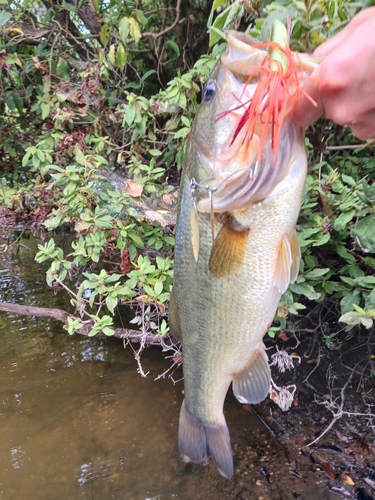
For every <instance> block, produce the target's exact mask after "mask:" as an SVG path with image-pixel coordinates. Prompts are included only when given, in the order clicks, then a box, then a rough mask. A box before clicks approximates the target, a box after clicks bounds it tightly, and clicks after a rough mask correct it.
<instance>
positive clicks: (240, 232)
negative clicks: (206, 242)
mask: <svg viewBox="0 0 375 500" xmlns="http://www.w3.org/2000/svg"><path fill="white" fill-rule="evenodd" d="M249 233H250V229H249V228H247V227H244V226H242V225H241V224H239V223H238V222H237V221H236V220H235V219H234V217H231V216H229V217H228V219H227V221H226V222H225V224H224V225H223V226H222V228H221V229H220V231H219V234H218V235H217V236H216V238H215V241H214V243H213V245H212V249H211V255H210V260H209V270H210V273H211V275H212V276H214V277H215V278H223V277H224V276H228V275H230V274H232V273H235V272H236V271H238V270H239V269H240V267H241V265H242V263H243V260H244V258H245V254H246V248H247V242H248V237H249Z"/></svg>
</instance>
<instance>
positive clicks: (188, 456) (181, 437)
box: [178, 401, 233, 479]
mask: <svg viewBox="0 0 375 500" xmlns="http://www.w3.org/2000/svg"><path fill="white" fill-rule="evenodd" d="M178 448H179V452H180V455H181V457H182V459H183V460H184V461H185V462H194V463H200V462H204V461H205V460H207V459H208V458H210V457H211V458H212V460H213V461H214V462H215V465H216V467H217V468H218V469H219V472H220V474H221V475H222V476H223V477H225V478H226V479H230V478H231V477H232V476H233V456H232V447H231V444H230V437H229V431H228V427H227V425H226V423H225V422H224V425H222V424H217V425H213V424H210V425H204V424H203V423H202V422H199V420H198V419H197V418H196V417H195V416H194V415H192V414H191V413H190V412H189V411H188V410H187V408H186V405H185V401H184V402H183V403H182V406H181V412H180V422H179V428H178Z"/></svg>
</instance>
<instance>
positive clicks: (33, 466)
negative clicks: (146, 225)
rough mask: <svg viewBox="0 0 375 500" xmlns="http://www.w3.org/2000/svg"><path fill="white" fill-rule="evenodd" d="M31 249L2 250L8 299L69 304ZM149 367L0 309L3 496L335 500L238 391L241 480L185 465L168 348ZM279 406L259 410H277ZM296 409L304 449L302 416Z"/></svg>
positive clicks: (233, 428) (122, 352)
mask: <svg viewBox="0 0 375 500" xmlns="http://www.w3.org/2000/svg"><path fill="white" fill-rule="evenodd" d="M24 244H25V246H22V247H20V249H19V252H18V253H15V252H14V251H13V250H8V251H6V252H4V253H0V301H4V302H13V303H18V304H23V305H24V304H29V305H35V306H40V307H60V308H62V309H63V308H66V297H65V296H64V295H63V294H58V295H57V296H54V295H53V294H52V292H51V290H50V289H49V288H48V287H47V286H46V285H45V279H44V278H45V277H44V271H43V269H42V268H41V266H40V265H37V264H36V263H35V262H34V256H35V253H36V242H35V241H33V240H30V241H27V242H24ZM142 364H143V368H144V371H145V372H150V373H149V375H148V377H147V378H146V379H144V378H141V377H140V375H139V374H138V373H137V364H136V362H135V360H134V357H133V352H132V350H131V348H130V347H127V348H126V349H124V346H123V344H122V342H121V341H119V340H118V339H103V340H98V339H88V338H83V337H82V338H80V337H79V335H75V336H73V337H70V336H69V335H68V334H67V333H66V332H65V331H64V330H63V328H62V324H61V323H59V322H55V321H53V320H48V319H41V318H33V317H23V316H17V315H11V314H9V315H8V314H4V313H0V373H1V379H0V380H1V382H0V500H13V499H14V500H28V499H30V500H31V499H32V500H34V499H35V500H44V499H45V500H70V499H71V500H77V499H87V500H89V499H90V500H91V499H96V500H109V499H116V500H123V499H124V500H146V499H149V500H172V499H179V500H195V499H198V500H200V499H202V500H226V499H229V500H262V499H263V500H265V499H266V498H267V500H280V499H285V500H289V499H292V498H298V499H299V500H317V499H321V498H325V499H327V500H328V499H331V498H337V497H336V496H335V495H334V496H332V494H331V493H330V492H329V490H328V489H327V481H328V480H327V478H326V476H325V474H324V473H323V472H319V469H318V468H317V467H315V469H314V471H313V470H312V465H311V462H310V460H309V458H308V457H307V458H306V457H304V456H301V455H300V454H299V452H298V448H299V446H300V444H298V443H297V444H295V443H293V442H291V441H290V439H289V437H287V438H286V439H285V440H284V442H283V441H282V440H281V439H279V438H275V437H272V435H271V434H270V432H269V430H267V428H266V427H265V426H264V425H262V424H261V423H260V421H259V419H258V418H257V417H256V415H254V414H253V413H250V412H249V411H244V408H243V407H242V405H240V404H239V403H238V402H236V401H235V399H234V398H233V396H231V395H229V397H228V398H227V401H226V404H225V415H226V418H227V421H228V425H229V429H230V433H231V439H232V446H233V451H234V458H235V476H234V478H233V479H232V480H231V481H226V480H225V479H223V478H221V477H220V476H219V474H218V472H217V470H216V467H215V466H214V465H212V464H211V463H209V464H208V465H207V466H205V467H204V466H202V465H200V464H198V465H195V464H184V463H183V462H182V461H181V460H180V459H179V457H178V450H177V426H178V416H179V411H180V406H181V402H182V399H183V394H182V391H183V384H182V383H181V382H180V383H178V384H176V385H174V384H173V383H172V382H171V381H170V380H169V379H161V380H158V381H155V380H154V379H155V378H156V377H157V376H158V375H159V374H161V373H163V372H164V370H166V369H167V368H168V366H169V361H168V360H164V359H163V357H162V355H161V351H160V349H157V348H154V349H149V350H147V351H145V352H144V354H143V357H142ZM176 378H179V377H178V375H177V377H176ZM271 404H272V403H270V401H267V402H265V403H264V406H262V405H259V406H258V409H259V410H260V411H261V412H263V414H265V415H269V411H270V405H271ZM298 411H299V410H298V408H297V409H296V412H295V417H294V420H293V422H294V426H295V428H294V430H295V436H296V439H297V440H298V439H299V443H301V442H302V436H301V432H302V431H301V430H300V429H299V427H298V426H299V425H300V424H301V422H300V421H299V419H302V418H305V413H304V410H303V409H302V410H301V412H300V416H299V414H298ZM290 418H291V417H290ZM298 422H299V423H298ZM282 425H284V426H285V425H287V423H286V421H285V420H284V421H283V422H282ZM274 428H275V429H277V426H276V425H274ZM314 432H315V431H314ZM285 441H286V442H287V445H285ZM294 470H298V475H299V476H300V477H297V476H296V475H294V474H292V473H290V472H291V471H294ZM317 471H318V472H317ZM312 472H314V474H312Z"/></svg>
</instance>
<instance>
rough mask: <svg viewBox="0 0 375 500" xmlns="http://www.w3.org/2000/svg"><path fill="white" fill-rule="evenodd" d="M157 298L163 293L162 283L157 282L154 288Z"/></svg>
mask: <svg viewBox="0 0 375 500" xmlns="http://www.w3.org/2000/svg"><path fill="white" fill-rule="evenodd" d="M154 290H155V296H156V297H158V296H159V295H160V294H161V292H162V291H163V283H162V282H161V281H157V282H156V283H155V286H154Z"/></svg>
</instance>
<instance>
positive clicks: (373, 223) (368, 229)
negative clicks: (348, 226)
mask: <svg viewBox="0 0 375 500" xmlns="http://www.w3.org/2000/svg"><path fill="white" fill-rule="evenodd" d="M351 234H352V236H353V237H354V238H357V239H358V242H359V244H360V245H361V247H362V248H363V249H365V251H367V252H372V251H374V249H375V214H371V215H368V216H367V217H364V218H363V219H361V220H360V221H359V222H358V223H357V225H356V227H354V228H353V229H352V231H351Z"/></svg>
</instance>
